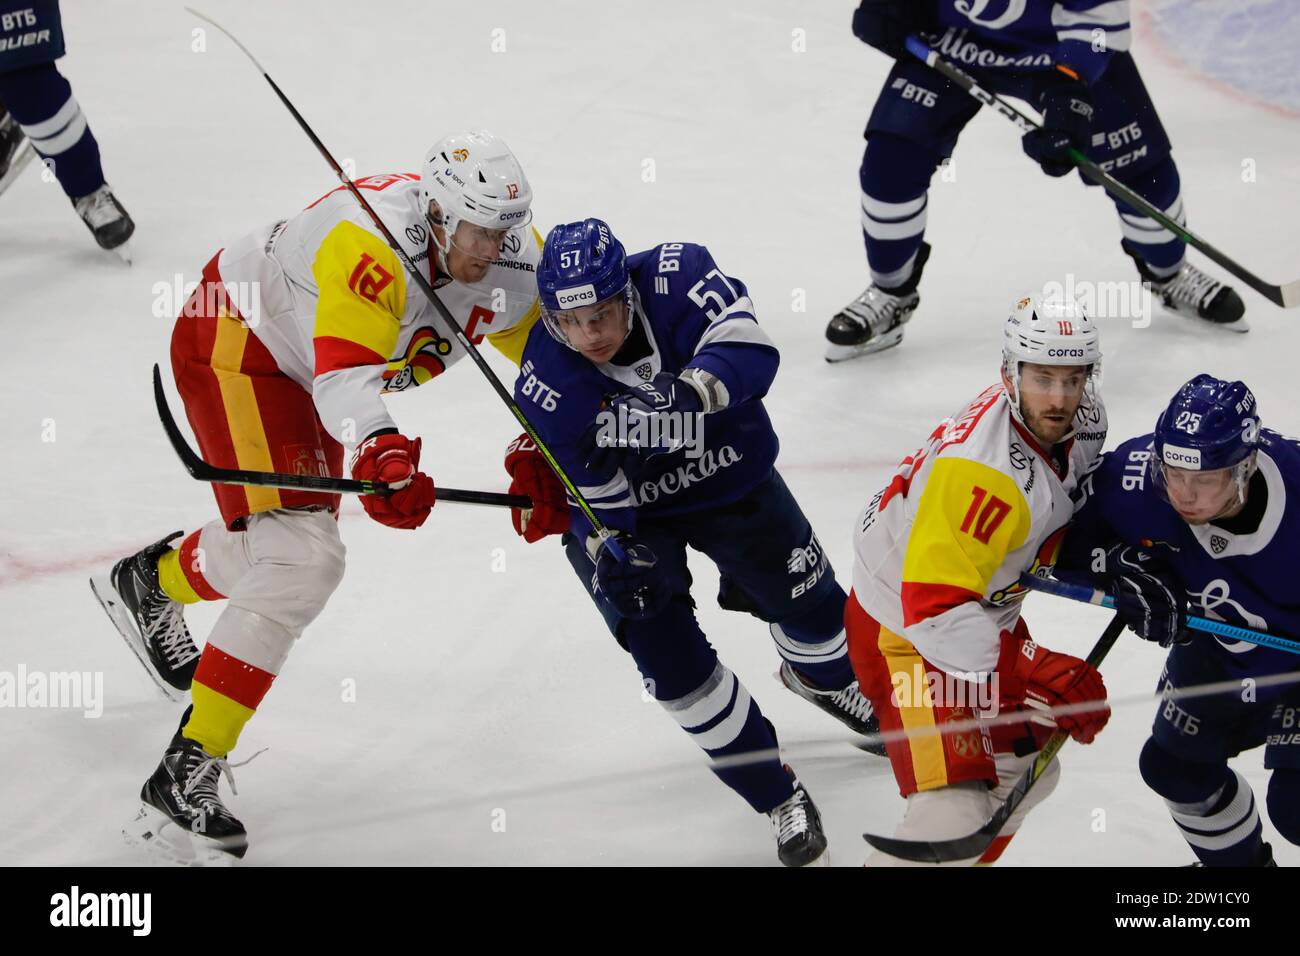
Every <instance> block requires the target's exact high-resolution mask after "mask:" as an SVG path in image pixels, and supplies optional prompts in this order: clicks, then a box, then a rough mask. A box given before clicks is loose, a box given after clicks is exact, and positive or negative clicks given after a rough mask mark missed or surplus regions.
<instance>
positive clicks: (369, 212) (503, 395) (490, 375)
mask: <svg viewBox="0 0 1300 956" xmlns="http://www.w3.org/2000/svg"><path fill="white" fill-rule="evenodd" d="M185 9H186V10H188V11H189V12H190V13H192V14H194V16H196V17H198V18H199V19H200V20H203V21H205V22H207V23H210V24H212V25H213V26H214V27H216V28H217V29H218V30H220V31H221V32H222V33H224V34H225V35H226V36H227V37H229V38H230V41H231V42H232V43H234V44H235V46H237V47H239V49H240V51H241V52H242V53H243V54H244V56H246V57H248V59H249V60H251V61H252V63H253V65H254V66H255V67H257V69H258V71H259V72H260V73H261V74H262V78H263V79H264V80H266V82H267V83H268V84H270V87H271V89H272V90H273V91H274V92H275V95H276V96H277V97H279V100H280V102H281V103H283V104H284V108H285V109H287V110H288V111H289V113H290V114H291V115H292V116H293V118H294V120H295V122H297V124H298V126H299V128H300V129H301V130H302V131H303V132H304V133H305V134H306V135H307V138H308V139H310V140H311V141H312V145H314V146H315V147H316V151H317V152H319V153H320V154H321V156H322V158H324V160H325V162H327V163H329V166H330V168H331V169H332V170H334V175H335V176H337V177H338V179H339V182H341V183H342V184H343V186H344V187H345V188H346V189H347V191H348V192H350V193H351V194H352V198H354V199H355V200H356V201H357V204H358V205H360V206H361V208H362V210H363V211H364V212H365V214H366V216H368V217H369V219H370V221H371V222H373V223H374V224H375V228H376V229H378V230H379V232H380V234H381V235H382V236H383V237H384V241H385V242H387V243H388V245H389V247H390V248H391V249H392V250H393V252H394V253H395V254H396V255H397V258H398V259H399V260H401V263H402V266H403V267H404V268H405V269H406V272H407V274H408V275H410V277H411V278H412V279H414V280H415V284H416V285H418V286H419V287H420V291H421V292H423V293H424V294H425V296H427V297H428V299H429V301H430V302H431V303H433V307H434V308H435V309H437V310H438V314H439V315H440V316H441V317H442V319H443V321H444V322H446V323H447V326H448V328H450V329H451V330H452V333H453V335H454V337H455V339H456V341H457V342H459V343H460V347H461V348H463V349H464V350H465V354H466V355H468V356H469V357H470V358H471V359H472V360H473V361H474V364H475V365H477V366H478V369H479V371H480V372H482V373H483V377H484V378H486V379H487V380H488V383H489V384H490V385H491V386H492V389H493V390H494V391H495V392H496V393H497V397H498V398H500V399H501V401H502V402H504V403H505V406H506V407H507V408H508V409H510V412H511V414H513V415H514V416H515V419H516V420H517V421H518V422H519V424H520V425H521V426H523V429H524V431H525V432H526V433H527V434H528V437H529V438H531V439H532V440H533V443H534V444H535V445H536V446H537V450H538V451H539V452H541V454H542V457H543V458H545V459H546V461H547V463H548V464H550V466H551V468H552V470H553V471H554V472H555V474H556V477H558V478H559V479H560V483H561V484H562V485H564V488H565V490H566V491H567V492H568V493H569V496H570V497H571V498H572V499H573V500H574V502H576V503H577V506H578V508H579V509H580V510H581V511H582V513H583V514H584V515H585V516H586V518H587V520H588V521H589V522H591V527H592V529H593V530H594V531H595V532H596V534H597V535H599V536H600V538H601V540H602V541H604V543H605V545H606V546H607V547H608V548H609V549H610V552H611V553H612V554H613V555H614V556H615V557H616V558H617V559H618V560H619V561H623V560H624V559H625V557H626V555H625V553H624V551H623V549H622V548H621V547H620V546H619V544H618V541H617V540H616V539H615V537H614V532H612V531H610V530H609V529H608V528H607V527H605V524H604V522H602V521H601V520H600V519H599V518H598V517H596V512H595V511H594V510H593V509H592V507H591V504H590V503H589V502H588V501H587V499H586V498H585V497H584V496H583V494H582V492H581V491H579V490H578V486H577V485H576V484H574V483H573V479H571V478H570V477H569V476H568V474H566V473H565V471H564V468H563V467H562V466H561V465H560V463H559V462H558V461H557V460H556V459H555V456H554V455H553V454H552V453H551V450H550V448H548V447H547V445H546V442H544V441H543V440H542V437H541V435H539V434H538V433H537V429H536V428H534V427H533V424H532V422H530V421H529V420H528V416H527V415H525V414H524V412H523V409H521V408H520V407H519V405H518V403H517V402H516V401H515V400H514V396H513V395H511V394H510V392H509V390H508V389H507V388H506V387H505V386H504V385H502V384H501V380H500V379H499V378H497V376H496V373H495V372H493V371H492V368H491V366H489V365H488V363H487V359H485V358H483V355H482V354H481V353H480V352H479V350H478V348H477V347H475V345H474V343H473V342H471V341H470V340H469V337H468V336H467V335H466V334H465V330H464V329H462V328H461V327H460V323H459V322H457V321H456V319H455V317H454V316H453V315H452V314H451V312H450V311H449V310H448V308H447V307H446V305H444V304H443V302H442V300H441V299H440V298H438V294H437V293H436V292H435V291H434V289H433V286H431V285H430V284H429V280H428V279H426V278H425V277H424V276H423V274H421V272H420V270H419V269H418V268H417V267H416V265H415V263H414V262H412V261H411V257H410V256H408V255H407V254H406V250H405V249H403V248H402V247H401V245H400V244H399V243H398V241H397V240H396V239H395V238H394V237H393V234H392V232H390V231H389V229H388V227H387V226H386V225H384V221H383V220H382V219H380V218H379V215H378V214H377V213H376V212H375V210H374V209H373V208H372V207H371V205H370V203H369V202H368V201H367V200H366V197H365V196H363V195H362V194H361V190H359V189H358V188H357V185H356V183H354V182H353V181H352V180H351V179H350V178H349V177H348V175H347V173H345V172H344V171H343V167H342V166H340V165H339V164H338V161H337V160H335V158H334V156H333V154H332V153H331V152H330V151H329V149H327V148H326V146H325V144H324V143H322V142H321V140H320V137H318V136H317V135H316V133H315V131H313V130H312V128H311V126H310V125H309V124H308V123H307V121H306V120H305V119H303V116H302V114H301V113H299V112H298V110H297V108H296V107H295V106H294V105H293V103H292V102H290V101H289V97H287V96H285V95H284V91H283V90H281V89H280V87H279V86H277V85H276V82H275V80H273V79H271V75H270V74H269V73H267V71H266V69H265V68H264V67H263V66H262V64H261V63H259V62H258V60H257V57H255V56H253V54H252V53H250V52H249V50H248V48H247V47H246V46H244V44H242V43H240V42H239V40H237V39H236V38H235V35H234V34H233V33H231V32H230V31H229V30H227V29H226V28H225V27H223V26H222V25H221V24H219V23H217V22H216V21H215V20H213V19H212V18H211V17H208V16H205V15H204V14H202V13H199V11H197V10H195V9H194V8H193V7H186V8H185Z"/></svg>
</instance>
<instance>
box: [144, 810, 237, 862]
mask: <svg viewBox="0 0 1300 956" xmlns="http://www.w3.org/2000/svg"><path fill="white" fill-rule="evenodd" d="M122 839H123V840H125V841H126V844H127V846H131V847H135V848H137V849H141V850H143V851H144V852H145V853H147V854H149V855H150V856H151V857H153V858H154V859H156V860H161V861H163V862H166V863H172V864H176V865H178V866H234V865H235V863H236V862H237V860H238V859H239V856H242V855H243V851H244V850H247V848H248V843H247V842H246V841H241V842H240V843H239V844H230V843H227V842H225V841H222V840H215V839H213V838H212V837H206V836H203V835H202V834H198V833H191V832H190V831H189V830H186V829H185V828H184V827H182V826H180V825H178V824H177V823H176V822H175V821H174V820H172V819H170V818H169V817H168V816H167V815H166V814H165V813H162V812H161V811H159V810H158V809H157V808H156V807H151V806H149V805H148V804H147V803H142V804H140V809H139V810H137V811H136V814H135V819H133V820H132V821H131V822H130V823H128V824H127V825H126V826H124V827H123V828H122ZM236 852H238V854H239V856H236Z"/></svg>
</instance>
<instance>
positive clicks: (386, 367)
mask: <svg viewBox="0 0 1300 956" xmlns="http://www.w3.org/2000/svg"><path fill="white" fill-rule="evenodd" d="M355 182H356V185H357V186H358V188H360V189H361V190H362V191H363V193H364V195H365V196H366V198H367V200H369V202H370V204H371V206H372V207H373V209H374V210H375V212H376V213H377V214H378V215H379V218H380V219H381V220H383V222H384V224H385V225H386V226H387V227H388V229H389V231H390V232H391V233H392V234H393V236H394V237H395V238H396V239H397V240H398V242H399V243H401V245H402V248H403V250H404V251H405V252H406V254H407V255H408V256H410V257H411V259H412V260H413V261H414V263H415V264H416V267H417V268H420V269H422V270H426V271H425V273H424V275H425V277H426V278H430V279H431V281H432V282H433V284H434V286H435V288H436V289H437V292H438V296H439V298H440V299H441V300H442V302H443V304H444V305H446V307H447V308H448V310H450V312H451V314H452V316H453V317H455V319H456V321H457V322H458V323H459V324H460V326H461V327H462V328H463V329H464V330H465V334H466V336H467V337H468V338H469V339H470V341H472V342H473V343H474V344H475V345H478V344H480V343H481V342H482V341H483V339H484V337H486V338H487V339H488V340H489V341H490V342H492V343H493V345H495V346H496V347H497V348H498V349H499V350H500V351H501V352H502V353H503V354H505V355H507V356H508V357H509V358H510V359H511V360H512V361H514V362H515V364H518V363H519V357H520V355H521V354H522V353H523V347H524V343H525V342H526V341H527V339H528V332H529V330H530V329H531V328H532V326H533V325H534V324H535V323H536V321H537V318H538V316H539V315H540V312H539V306H538V299H537V283H536V268H537V261H538V258H539V256H540V251H541V244H542V240H541V237H540V236H539V235H538V234H537V233H536V231H534V230H532V229H523V230H516V231H514V232H511V233H510V234H509V235H508V236H507V238H506V242H505V246H504V248H503V250H502V254H501V258H500V259H499V260H498V261H497V262H495V263H493V264H492V266H490V267H489V269H488V271H487V274H486V276H485V277H484V278H483V280H482V281H480V282H476V283H473V284H467V283H462V282H457V281H451V280H450V277H448V276H435V277H430V274H429V271H428V270H429V269H430V268H431V267H430V265H429V263H430V262H431V261H434V260H433V259H432V257H431V254H430V253H431V247H430V243H431V241H432V237H431V235H430V230H429V227H428V225H427V224H426V222H425V218H424V215H423V211H422V210H421V208H420V177H419V175H418V174H416V173H393V174H388V175H382V176H367V177H364V178H362V179H358V180H355ZM217 268H218V270H219V271H220V273H221V278H222V280H223V282H224V283H225V286H226V292H227V295H228V296H229V297H230V300H231V301H232V302H233V303H234V304H236V305H237V306H238V307H239V311H240V313H241V315H242V317H243V318H244V320H245V323H246V324H247V325H248V327H249V329H250V330H251V331H252V333H253V334H254V335H255V336H257V338H258V339H259V340H260V341H261V342H262V344H263V345H265V346H266V347H267V349H268V350H269V351H270V352H271V354H272V355H273V356H274V357H275V360H276V363H277V364H278V365H279V367H280V370H281V371H283V372H284V373H285V374H286V375H288V376H289V377H290V378H292V379H293V380H294V381H295V382H297V383H298V384H299V385H301V386H302V387H303V388H304V389H306V390H307V391H309V392H310V393H311V394H312V397H313V399H314V401H315V403H316V409H317V412H318V414H319V415H320V420H321V423H322V424H323V425H324V426H325V428H326V430H327V431H328V432H329V433H330V434H331V435H332V436H334V438H335V439H336V440H338V441H340V442H342V443H344V444H355V443H357V442H359V441H361V440H362V439H364V438H365V437H366V436H368V435H371V434H373V433H374V432H375V431H377V430H379V429H381V428H396V427H397V425H396V423H395V422H394V421H393V420H392V418H391V417H390V416H389V414H388V410H387V408H386V407H385V405H384V402H383V400H382V399H381V397H380V395H381V393H382V392H392V391H399V390H401V389H405V388H409V387H411V386H415V385H420V384H423V383H424V382H427V381H428V380H429V379H431V378H433V377H434V376H436V375H439V374H440V373H441V372H442V371H443V370H444V369H446V368H447V366H449V365H451V364H452V363H454V362H456V361H459V360H460V359H461V358H462V357H463V356H464V350H463V349H462V348H461V347H460V345H459V343H457V341H456V340H455V338H454V336H453V333H452V331H451V329H450V327H449V326H448V325H447V323H446V322H445V321H444V320H443V319H442V317H441V316H440V315H439V314H438V311H437V309H436V308H435V307H434V305H433V303H431V302H430V301H429V300H428V298H427V297H426V296H425V295H424V293H423V292H422V291H421V290H420V287H419V286H418V285H416V283H415V282H414V281H412V280H411V279H410V277H409V276H408V275H407V274H406V271H405V270H404V269H403V268H402V264H401V261H400V260H399V259H398V257H397V254H396V253H394V252H393V250H392V249H390V248H389V247H388V244H387V243H386V242H385V241H384V239H383V238H382V237H381V236H380V235H379V232H378V230H377V229H376V228H375V226H374V224H373V223H371V221H370V219H369V218H368V217H367V216H366V214H365V212H363V211H362V209H361V207H360V206H359V205H358V204H357V202H356V200H355V199H353V198H352V196H351V194H350V193H348V191H347V190H346V189H345V188H343V187H339V188H338V189H335V190H333V191H332V192H330V193H327V194H326V195H325V196H323V197H321V198H320V199H318V200H317V201H316V202H314V203H312V204H311V205H310V206H308V207H307V208H306V209H304V210H303V211H302V212H300V213H298V214H297V215H296V216H294V217H293V218H291V219H287V220H280V221H279V222H275V223H271V224H270V225H268V226H266V227H264V228H262V229H259V230H257V231H256V232H253V233H251V234H249V235H247V236H244V237H243V238H241V239H240V240H238V241H237V242H234V243H232V244H231V245H229V246H227V247H226V248H225V249H223V250H222V252H221V255H220V258H219V260H218V263H217Z"/></svg>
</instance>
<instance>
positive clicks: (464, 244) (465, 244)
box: [449, 212, 532, 262]
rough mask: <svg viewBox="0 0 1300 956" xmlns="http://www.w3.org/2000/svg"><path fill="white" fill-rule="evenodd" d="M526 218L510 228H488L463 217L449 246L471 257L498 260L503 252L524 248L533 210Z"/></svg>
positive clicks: (483, 260) (486, 260)
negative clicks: (467, 220)
mask: <svg viewBox="0 0 1300 956" xmlns="http://www.w3.org/2000/svg"><path fill="white" fill-rule="evenodd" d="M525 220H526V221H525V222H522V223H520V224H519V225H517V226H511V227H510V228H509V229H488V228H486V227H484V226H480V225H478V224H477V223H473V222H466V221H465V220H464V219H462V220H460V221H459V222H458V223H457V224H456V231H455V232H453V233H452V234H451V241H450V242H449V246H450V248H451V249H455V250H457V251H458V252H460V253H461V254H462V255H465V256H467V257H469V258H470V259H475V260H479V261H482V262H496V261H497V260H498V259H500V258H501V256H502V254H503V253H506V252H518V251H519V250H520V249H522V248H523V245H522V243H523V241H524V240H525V239H526V238H528V237H527V229H528V223H529V222H530V221H531V220H532V213H531V212H530V213H528V214H527V215H526V216H525Z"/></svg>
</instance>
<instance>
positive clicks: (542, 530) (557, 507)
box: [506, 432, 569, 544]
mask: <svg viewBox="0 0 1300 956" xmlns="http://www.w3.org/2000/svg"><path fill="white" fill-rule="evenodd" d="M506 471H507V472H509V473H510V479H511V480H510V493H511V494H512V495H527V496H528V497H529V498H532V499H533V506H532V508H528V509H524V508H511V509H510V520H511V521H512V522H514V526H515V533H516V534H521V535H523V536H524V540H525V541H527V542H528V543H529V544H531V543H533V542H534V541H541V540H542V539H543V538H545V537H546V536H547V535H551V534H563V533H564V532H565V531H568V530H569V506H568V503H567V502H566V501H565V499H564V485H562V484H560V479H559V478H557V477H555V472H554V471H552V470H551V466H550V465H549V464H547V463H546V459H545V458H543V457H542V453H541V452H540V451H538V450H537V445H536V444H534V442H533V440H532V439H531V438H529V437H528V433H527V432H524V433H523V434H522V435H520V436H519V437H518V438H516V439H515V440H514V441H512V442H511V443H510V444H509V446H507V447H506Z"/></svg>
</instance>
